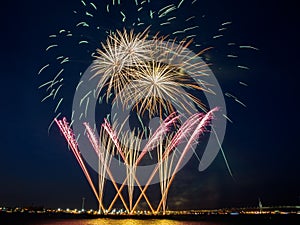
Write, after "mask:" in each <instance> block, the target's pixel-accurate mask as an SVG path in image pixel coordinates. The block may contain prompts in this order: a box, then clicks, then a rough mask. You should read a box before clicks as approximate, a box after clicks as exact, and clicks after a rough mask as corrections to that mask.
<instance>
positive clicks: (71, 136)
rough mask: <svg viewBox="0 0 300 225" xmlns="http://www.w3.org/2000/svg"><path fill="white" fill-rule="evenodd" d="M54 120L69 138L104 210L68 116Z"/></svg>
mask: <svg viewBox="0 0 300 225" xmlns="http://www.w3.org/2000/svg"><path fill="white" fill-rule="evenodd" d="M54 121H55V122H56V124H57V126H58V127H59V129H60V131H61V132H62V134H63V135H64V137H65V139H66V140H67V142H68V145H69V146H70V148H71V149H72V152H73V154H74V156H75V158H76V160H77V161H78V164H79V165H80V167H81V169H82V171H83V173H84V175H85V177H86V179H87V181H88V183H89V184H90V186H91V188H92V190H93V192H94V194H95V196H96V198H97V200H98V202H99V205H100V208H101V209H102V210H103V211H104V210H105V208H104V206H103V205H102V202H101V201H100V199H99V196H98V193H97V191H96V188H95V185H94V183H93V181H92V179H91V177H90V175H89V172H88V170H87V168H86V166H85V164H84V162H83V160H82V158H81V155H80V152H79V150H78V145H77V141H76V140H75V138H74V134H73V131H72V129H71V128H70V127H69V125H68V123H67V120H66V118H63V119H62V120H57V119H56V118H55V119H54Z"/></svg>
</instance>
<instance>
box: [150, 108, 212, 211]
mask: <svg viewBox="0 0 300 225" xmlns="http://www.w3.org/2000/svg"><path fill="white" fill-rule="evenodd" d="M217 110H218V108H214V109H212V110H210V111H209V112H208V113H207V114H206V115H205V116H204V117H203V119H202V120H201V121H200V123H199V125H198V126H197V127H196V129H195V131H194V132H193V133H192V136H191V137H190V139H189V141H188V143H187V145H186V146H185V148H184V150H183V152H182V153H181V155H180V158H179V160H178V162H177V164H176V166H175V168H174V170H173V173H172V176H171V178H170V180H169V182H168V184H167V187H166V189H165V192H164V194H163V195H162V197H161V201H160V203H159V204H158V207H157V209H156V213H157V212H158V211H159V209H160V207H161V205H162V203H163V201H164V199H165V198H166V195H167V193H168V191H169V189H170V185H171V184H172V182H173V180H174V178H175V174H176V173H177V172H178V169H179V166H180V165H181V162H182V160H183V159H184V156H185V155H186V153H187V151H188V150H189V148H190V146H191V145H192V143H193V142H194V141H195V140H196V138H198V137H199V136H200V135H201V134H203V133H204V132H205V129H206V126H208V125H209V124H210V121H211V120H212V119H213V113H214V112H215V111H217Z"/></svg>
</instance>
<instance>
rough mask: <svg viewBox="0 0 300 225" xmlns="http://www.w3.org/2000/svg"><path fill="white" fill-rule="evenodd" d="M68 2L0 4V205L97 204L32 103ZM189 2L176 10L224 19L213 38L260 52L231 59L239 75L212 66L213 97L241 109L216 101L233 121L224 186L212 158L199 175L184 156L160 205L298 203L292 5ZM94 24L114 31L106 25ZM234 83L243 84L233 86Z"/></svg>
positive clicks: (222, 168) (45, 112)
mask: <svg viewBox="0 0 300 225" xmlns="http://www.w3.org/2000/svg"><path fill="white" fill-rule="evenodd" d="M70 2H71V1H60V0H52V1H49V0H48V1H37V0H28V1H5V2H2V3H1V14H0V16H1V51H0V52H1V53H0V56H1V80H2V81H1V88H0V93H1V110H0V115H1V131H0V132H1V133H0V138H1V139H0V140H1V145H0V151H1V157H0V206H2V205H5V206H28V205H34V206H45V207H55V208H56V207H62V208H66V207H69V208H75V207H80V206H81V199H82V197H85V198H86V204H87V207H92V208H96V207H97V205H96V201H95V198H94V196H93V194H92V191H91V190H90V187H89V185H88V183H87V182H86V180H85V178H84V176H83V174H82V172H81V170H80V168H79V166H78V164H77V162H76V160H75V158H74V157H73V155H72V153H71V152H70V151H69V150H68V149H67V145H66V142H65V140H64V139H63V137H62V136H61V135H60V133H59V131H58V129H57V128H56V127H53V128H52V129H51V130H50V133H49V134H48V131H47V129H48V125H49V123H50V122H51V120H52V118H53V117H54V115H55V114H54V113H53V103H51V102H48V103H41V99H42V98H43V97H44V96H45V94H44V93H43V92H41V91H39V90H38V86H39V85H40V84H41V83H42V82H43V78H40V77H38V76H37V73H38V71H39V69H40V68H41V67H42V66H43V65H44V64H45V63H46V62H47V60H46V54H45V48H46V47H47V46H48V45H49V39H48V36H49V35H50V34H52V33H54V32H56V31H57V30H59V29H60V28H61V27H63V26H64V25H67V24H71V23H74V19H73V18H72V16H71V15H72V13H71V12H72V10H73V9H74V8H75V7H77V6H78V5H79V4H78V2H79V1H72V3H70ZM132 2H133V1H132ZM198 2H201V4H198V6H199V5H201V8H199V9H198V8H192V7H190V8H189V10H191V12H185V13H187V14H191V15H194V14H197V12H198V11H201V12H204V13H205V14H206V15H207V18H206V23H205V24H206V26H207V27H209V28H210V29H213V30H217V28H218V27H217V26H216V24H221V23H222V22H225V21H228V20H229V21H233V24H232V25H231V27H230V30H229V32H228V33H226V35H224V37H223V38H224V39H225V40H226V41H227V42H230V41H236V42H238V43H241V44H243V43H244V44H250V45H252V46H255V47H257V48H259V49H260V50H259V51H245V52H242V53H241V55H242V57H241V63H242V64H245V65H247V66H249V68H251V69H250V70H248V71H242V70H237V69H236V68H234V67H233V66H232V65H227V64H226V60H223V61H221V65H216V66H215V67H214V68H215V69H216V70H217V69H218V67H221V68H222V69H221V70H220V71H219V72H218V73H217V75H218V74H219V77H218V78H219V81H220V83H221V86H222V88H223V91H224V92H230V93H234V94H235V95H236V96H238V97H239V98H240V99H241V100H242V101H243V102H244V103H245V104H246V105H247V108H245V107H243V106H241V105H240V104H237V103H236V102H234V101H233V100H232V99H230V98H226V103H227V110H228V115H229V116H230V118H231V119H232V120H233V123H232V124H230V123H229V124H228V127H227V133H226V136H225V140H224V142H223V148H224V150H225V153H226V155H227V158H228V161H229V164H230V166H231V169H232V172H233V175H234V179H233V178H232V177H231V176H230V175H229V173H228V171H227V169H226V165H225V163H224V160H223V158H222V156H221V154H219V155H218V156H217V158H216V160H215V161H214V162H213V163H212V165H211V166H210V167H209V168H208V169H207V170H205V171H204V172H201V173H200V172H198V169H197V168H198V161H197V160H196V159H195V158H193V159H192V160H191V161H190V162H189V164H188V165H187V166H186V167H185V168H184V169H183V170H181V171H180V172H179V173H178V174H177V177H176V179H175V182H174V184H173V186H172V188H171V190H170V194H169V196H170V198H169V207H170V208H171V209H182V208H217V207H231V206H255V205H258V198H260V199H261V201H262V204H263V205H295V204H298V205H299V204H300V179H299V171H300V170H299V169H300V166H299V165H300V163H299V159H300V151H299V147H298V143H297V142H298V139H299V137H298V135H299V132H298V125H299V120H298V112H299V109H298V104H299V99H298V93H297V92H296V88H298V81H300V79H299V50H300V49H299V38H298V37H297V35H298V34H299V24H298V23H297V22H298V16H297V15H298V14H299V12H297V7H296V6H295V5H294V6H293V5H292V4H291V3H289V2H288V1H285V2H283V1H282V2H280V1H269V0H267V1H264V0H260V1H259V0H252V1H248V0H245V1H233V0H224V1H220V0H219V1H218V0H210V1H202V0H198ZM210 21H211V24H210ZM100 24H102V25H104V26H107V27H112V28H113V27H114V25H113V22H111V21H105V20H103V21H101V22H100ZM165 32H167V31H165ZM203 32H205V29H204V31H203ZM101 38H102V37H101ZM101 40H102V41H103V38H102V39H101ZM101 40H100V41H101ZM208 44H209V43H208ZM215 47H216V49H214V50H213V52H214V55H216V56H215V57H218V54H217V53H218V49H217V47H218V46H215ZM220 51H221V52H222V49H220ZM212 61H214V58H213V57H212ZM87 65H88V64H87ZM232 68H234V69H232ZM221 75H222V77H221ZM49 78H50V77H49ZM240 80H241V81H243V82H246V83H247V84H248V87H241V85H239V84H238V81H240ZM65 111H68V112H71V109H70V110H69V109H65Z"/></svg>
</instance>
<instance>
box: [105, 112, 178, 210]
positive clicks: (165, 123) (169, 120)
mask: <svg viewBox="0 0 300 225" xmlns="http://www.w3.org/2000/svg"><path fill="white" fill-rule="evenodd" d="M175 114H176V113H175V112H174V113H172V114H171V115H169V116H168V117H167V118H166V119H165V120H164V121H163V123H162V124H161V125H160V127H159V128H158V129H157V130H156V131H155V133H154V134H153V135H152V136H151V138H150V139H149V141H148V142H147V144H146V146H145V147H144V149H143V150H142V153H141V154H140V155H139V157H138V159H137V160H136V161H135V163H134V165H133V167H137V166H138V164H139V162H140V161H141V160H142V158H143V157H144V156H145V154H146V153H147V152H149V150H150V147H152V146H153V145H154V142H157V140H158V139H159V138H160V137H161V136H163V135H164V134H165V133H166V132H167V131H168V130H169V127H170V126H171V125H172V124H174V123H175V121H176V120H177V119H178V118H179V116H175ZM172 117H173V118H172ZM105 129H106V130H107V132H109V133H110V134H111V137H114V139H115V146H118V147H119V146H120V144H119V143H118V141H117V138H116V134H114V132H113V130H112V128H111V127H110V125H109V123H108V122H107V121H105ZM118 147H117V148H118ZM120 151H121V150H120ZM121 155H123V153H121ZM122 158H123V159H124V158H125V156H122ZM128 179H129V174H127V176H126V178H125V180H124V181H123V183H122V185H121V187H120V189H119V192H121V191H122V190H123V188H124V186H125V183H126V181H127V180H128ZM141 191H142V190H141ZM141 196H144V197H146V195H145V194H142V195H141ZM116 199H117V195H116V196H115V198H114V200H113V201H112V203H111V207H112V206H113V204H114V202H115V201H116ZM146 201H147V199H146ZM149 206H150V209H151V210H152V212H154V211H153V208H152V206H151V204H150V205H149ZM111 207H109V210H110V209H111ZM132 211H133V210H132Z"/></svg>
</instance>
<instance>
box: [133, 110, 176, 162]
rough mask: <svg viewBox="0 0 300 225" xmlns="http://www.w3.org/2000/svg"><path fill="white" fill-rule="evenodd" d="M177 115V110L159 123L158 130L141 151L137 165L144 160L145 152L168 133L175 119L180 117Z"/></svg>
mask: <svg viewBox="0 0 300 225" xmlns="http://www.w3.org/2000/svg"><path fill="white" fill-rule="evenodd" d="M175 115H176V112H173V113H172V114H170V115H169V116H168V117H167V118H166V119H165V120H164V121H163V122H162V123H161V124H160V125H159V127H158V128H157V129H156V131H155V132H154V133H153V135H152V136H151V137H150V138H149V140H148V142H147V144H146V145H145V147H144V148H143V150H142V151H141V154H140V155H139V157H138V159H137V160H136V163H135V166H137V165H138V164H139V162H140V161H141V160H142V158H143V157H144V156H145V154H146V153H147V152H149V151H150V150H151V149H152V148H153V147H154V146H156V145H157V141H158V140H159V139H160V138H161V136H163V135H164V134H166V133H167V132H168V131H169V129H170V126H171V125H173V124H174V123H175V121H176V120H178V119H179V116H175Z"/></svg>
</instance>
